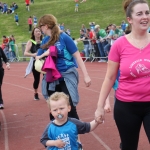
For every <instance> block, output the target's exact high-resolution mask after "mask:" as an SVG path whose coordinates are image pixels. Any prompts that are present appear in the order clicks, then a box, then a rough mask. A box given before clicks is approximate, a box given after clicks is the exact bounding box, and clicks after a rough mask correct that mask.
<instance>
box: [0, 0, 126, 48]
mask: <svg viewBox="0 0 150 150" xmlns="http://www.w3.org/2000/svg"><path fill="white" fill-rule="evenodd" d="M5 2H6V3H7V4H8V5H10V4H11V3H12V2H14V0H5ZM16 3H17V4H18V6H19V8H18V9H17V10H16V12H17V13H18V15H19V26H17V25H16V24H15V22H14V14H8V15H6V14H0V18H1V19H0V20H1V21H0V36H1V37H2V36H3V35H6V36H9V35H10V34H13V35H14V36H15V38H16V43H22V42H26V41H27V40H28V39H29V38H30V34H29V32H28V24H27V19H28V17H29V16H33V15H35V16H37V18H40V17H41V16H42V15H44V14H48V13H50V14H53V15H54V16H56V18H57V19H58V23H62V22H63V23H65V28H69V29H70V30H71V36H72V37H74V38H78V37H79V30H80V28H81V24H85V25H86V27H87V28H89V22H95V23H96V24H99V25H100V26H101V27H102V28H105V27H106V26H107V25H108V24H110V23H115V24H116V25H120V23H121V21H122V20H124V19H125V15H124V12H123V9H122V0H87V1H86V2H85V3H81V4H80V3H79V12H76V13H75V12H74V8H75V2H74V0H35V3H34V4H31V5H30V11H29V12H28V11H26V8H25V3H24V1H23V0H17V1H16ZM1 39H2V38H1ZM79 47H81V46H80V44H79Z"/></svg>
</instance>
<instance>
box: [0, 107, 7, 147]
mask: <svg viewBox="0 0 150 150" xmlns="http://www.w3.org/2000/svg"><path fill="white" fill-rule="evenodd" d="M0 112H1V115H2V118H3V122H4V139H5V150H9V145H8V130H7V121H6V117H5V114H4V113H3V111H2V110H0Z"/></svg>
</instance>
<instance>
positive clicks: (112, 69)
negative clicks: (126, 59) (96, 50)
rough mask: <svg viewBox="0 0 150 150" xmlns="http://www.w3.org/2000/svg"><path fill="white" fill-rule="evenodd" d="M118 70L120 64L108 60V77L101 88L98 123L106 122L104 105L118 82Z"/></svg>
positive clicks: (96, 118) (96, 113) (97, 112)
mask: <svg viewBox="0 0 150 150" xmlns="http://www.w3.org/2000/svg"><path fill="white" fill-rule="evenodd" d="M118 68H119V63H118V62H113V61H111V60H108V67H107V72H106V76H105V79H104V82H103V84H102V87H101V91H100V95H99V100H98V104H97V109H96V111H95V120H96V121H97V122H101V121H102V120H104V104H105V101H106V99H107V97H108V96H109V93H110V90H111V88H112V86H113V84H114V82H115V80H116V77H117V72H118Z"/></svg>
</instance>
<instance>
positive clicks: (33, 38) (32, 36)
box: [31, 27, 43, 41]
mask: <svg viewBox="0 0 150 150" xmlns="http://www.w3.org/2000/svg"><path fill="white" fill-rule="evenodd" d="M35 29H39V30H40V31H41V29H40V28H39V27H35V28H33V30H32V33H31V39H32V40H35V36H34V31H35ZM42 38H43V36H42V34H41V36H40V40H41V41H42Z"/></svg>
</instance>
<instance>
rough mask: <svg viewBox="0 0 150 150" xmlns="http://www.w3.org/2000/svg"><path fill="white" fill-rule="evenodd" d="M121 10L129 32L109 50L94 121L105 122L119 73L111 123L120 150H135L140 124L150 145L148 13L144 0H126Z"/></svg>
mask: <svg viewBox="0 0 150 150" xmlns="http://www.w3.org/2000/svg"><path fill="white" fill-rule="evenodd" d="M124 10H125V12H126V17H127V20H128V23H129V24H130V26H131V29H132V30H131V33H130V34H128V35H125V36H122V37H120V38H119V39H117V40H116V41H115V42H114V44H113V45H112V47H111V50H110V53H109V57H108V68H107V73H106V76H105V79H104V82H103V85H102V88H101V92H100V96H99V101H98V105H97V110H96V112H95V120H96V121H97V122H99V121H102V120H104V103H105V100H106V98H107V96H108V95H109V92H110V90H111V88H112V86H113V84H114V82H115V80H116V76H117V72H118V70H120V77H119V86H118V89H117V90H116V102H115V106H114V119H115V122H116V125H117V127H118V131H119V134H120V138H121V142H122V150H137V147H138V140H139V132H140V128H141V125H142V123H143V125H144V129H145V132H146V134H147V137H148V140H149V142H150V34H149V33H148V32H147V30H148V28H149V26H150V10H149V6H148V3H147V1H146V0H136V1H135V0H126V1H125V3H124Z"/></svg>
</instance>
